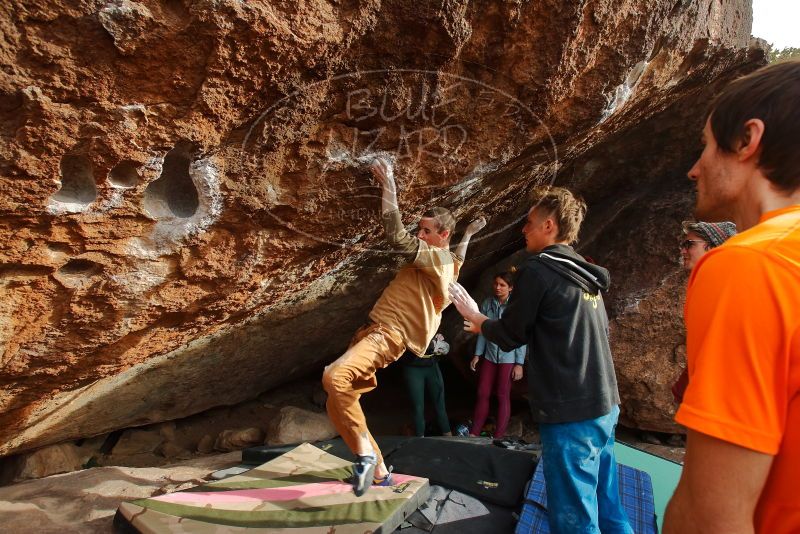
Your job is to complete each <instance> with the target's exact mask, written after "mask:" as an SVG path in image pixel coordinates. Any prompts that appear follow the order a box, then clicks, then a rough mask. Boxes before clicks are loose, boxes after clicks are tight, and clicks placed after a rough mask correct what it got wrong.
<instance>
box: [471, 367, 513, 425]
mask: <svg viewBox="0 0 800 534" xmlns="http://www.w3.org/2000/svg"><path fill="white" fill-rule="evenodd" d="M513 369H514V364H513V363H492V362H490V361H489V360H487V359H486V358H481V365H480V369H478V402H476V403H475V414H474V415H473V416H472V421H473V423H472V429H471V430H470V431H469V432H470V434H473V435H475V436H479V435H480V433H481V428H483V423H485V422H486V416H488V415H489V398H490V397H491V395H492V385H494V391H495V395H497V428H496V429H495V433H494V437H495V439H500V438H502V437H503V436H505V434H506V427H507V426H508V419H509V417H511V371H512V370H513Z"/></svg>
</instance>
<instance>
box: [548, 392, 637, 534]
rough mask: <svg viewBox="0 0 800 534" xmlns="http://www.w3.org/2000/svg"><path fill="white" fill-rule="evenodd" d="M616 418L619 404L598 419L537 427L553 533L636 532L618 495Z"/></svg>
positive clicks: (596, 533) (623, 533) (622, 533)
mask: <svg viewBox="0 0 800 534" xmlns="http://www.w3.org/2000/svg"><path fill="white" fill-rule="evenodd" d="M618 418H619V406H614V408H613V409H612V410H611V412H610V413H608V414H607V415H604V416H602V417H598V418H597V419H587V420H585V421H578V422H574V423H542V424H540V425H539V430H540V433H541V438H542V461H543V462H544V465H543V469H544V478H545V487H546V489H547V509H548V513H547V515H548V521H549V523H550V532H552V533H553V534H561V533H563V534H599V533H600V532H602V533H603V534H610V533H613V534H617V533H620V534H633V529H632V528H631V525H630V523H629V522H628V516H627V515H626V514H625V510H623V508H622V502H621V501H620V497H619V483H618V480H617V461H616V459H615V458H614V429H615V428H616V426H617V419H618Z"/></svg>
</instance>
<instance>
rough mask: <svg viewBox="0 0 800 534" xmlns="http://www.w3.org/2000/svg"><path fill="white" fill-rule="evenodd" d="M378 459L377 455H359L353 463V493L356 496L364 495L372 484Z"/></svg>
mask: <svg viewBox="0 0 800 534" xmlns="http://www.w3.org/2000/svg"><path fill="white" fill-rule="evenodd" d="M377 463H378V460H377V459H376V458H375V456H372V455H369V456H361V455H359V456H357V458H356V462H355V463H354V464H353V478H352V482H353V493H355V494H356V497H361V496H362V495H364V494H365V493H366V492H367V490H368V489H369V487H370V486H371V485H372V482H373V480H374V478H375V477H374V475H375V466H376V465H377Z"/></svg>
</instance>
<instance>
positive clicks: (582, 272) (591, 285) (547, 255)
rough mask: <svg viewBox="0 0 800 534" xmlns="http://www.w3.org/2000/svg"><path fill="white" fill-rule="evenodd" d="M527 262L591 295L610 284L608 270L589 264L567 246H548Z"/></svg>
mask: <svg viewBox="0 0 800 534" xmlns="http://www.w3.org/2000/svg"><path fill="white" fill-rule="evenodd" d="M529 261H539V262H541V263H543V264H544V265H546V266H547V267H549V268H550V269H552V270H553V271H555V272H556V273H558V274H559V275H561V276H562V277H564V278H566V279H567V280H569V281H571V282H573V283H574V284H577V285H578V286H580V287H581V288H582V289H583V290H584V291H586V292H588V293H590V294H592V295H596V294H597V293H598V292H600V291H606V290H607V289H608V287H609V284H610V283H611V277H610V275H609V273H608V269H605V268H604V267H600V266H599V265H595V264H593V263H589V262H588V261H586V260H585V259H584V258H583V256H581V255H580V254H578V253H577V252H575V250H573V248H572V247H570V246H567V245H550V246H549V247H546V248H544V249H542V250H541V251H540V252H539V253H538V254H535V255H534V256H532V257H531V259H530V260H529Z"/></svg>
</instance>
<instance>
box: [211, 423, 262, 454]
mask: <svg viewBox="0 0 800 534" xmlns="http://www.w3.org/2000/svg"><path fill="white" fill-rule="evenodd" d="M263 440H264V432H263V431H262V430H261V429H260V428H255V427H251V428H244V429H239V430H223V431H222V432H221V433H220V435H219V436H217V440H216V441H215V442H214V449H215V450H218V451H235V450H237V449H244V448H246V447H252V446H253V445H258V444H259V443H261V442H262V441H263Z"/></svg>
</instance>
